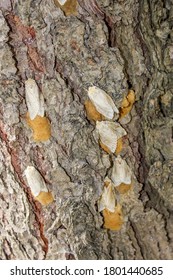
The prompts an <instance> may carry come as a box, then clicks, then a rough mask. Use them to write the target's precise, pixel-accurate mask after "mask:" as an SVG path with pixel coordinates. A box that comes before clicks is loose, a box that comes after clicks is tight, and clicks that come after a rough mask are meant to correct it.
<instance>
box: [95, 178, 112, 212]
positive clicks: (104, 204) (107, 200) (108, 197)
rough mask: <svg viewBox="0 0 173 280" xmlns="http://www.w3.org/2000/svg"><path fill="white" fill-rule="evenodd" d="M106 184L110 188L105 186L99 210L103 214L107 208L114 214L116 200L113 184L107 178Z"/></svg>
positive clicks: (99, 202)
mask: <svg viewBox="0 0 173 280" xmlns="http://www.w3.org/2000/svg"><path fill="white" fill-rule="evenodd" d="M105 182H106V183H107V184H108V186H106V185H105V186H104V189H103V193H102V196H101V198H100V199H99V201H98V210H99V212H101V211H103V210H104V209H105V208H106V209H108V210H109V211H110V212H114V211H115V205H116V199H115V193H114V189H113V186H112V182H111V180H110V179H109V178H108V177H106V178H105Z"/></svg>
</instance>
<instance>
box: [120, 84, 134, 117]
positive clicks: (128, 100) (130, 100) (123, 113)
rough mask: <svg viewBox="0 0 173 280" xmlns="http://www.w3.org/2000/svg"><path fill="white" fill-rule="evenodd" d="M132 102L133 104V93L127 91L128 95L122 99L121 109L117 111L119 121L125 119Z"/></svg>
mask: <svg viewBox="0 0 173 280" xmlns="http://www.w3.org/2000/svg"><path fill="white" fill-rule="evenodd" d="M134 102H135V92H134V91H133V90H132V89H131V90H129V92H128V95H127V96H126V97H124V99H123V101H122V104H121V108H120V110H119V111H120V116H119V119H121V118H123V117H125V116H126V115H127V114H128V113H129V112H130V111H131V110H132V107H133V104H134Z"/></svg>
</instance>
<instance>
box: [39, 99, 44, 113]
mask: <svg viewBox="0 0 173 280" xmlns="http://www.w3.org/2000/svg"><path fill="white" fill-rule="evenodd" d="M39 104H40V106H39V111H38V115H39V116H40V117H44V97H43V95H42V94H40V102H39Z"/></svg>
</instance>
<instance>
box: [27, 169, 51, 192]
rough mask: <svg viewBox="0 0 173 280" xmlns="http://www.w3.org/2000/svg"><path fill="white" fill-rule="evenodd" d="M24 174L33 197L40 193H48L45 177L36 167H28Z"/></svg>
mask: <svg viewBox="0 0 173 280" xmlns="http://www.w3.org/2000/svg"><path fill="white" fill-rule="evenodd" d="M24 174H25V176H26V179H27V182H28V185H29V187H30V189H31V192H32V194H33V196H38V195H39V193H40V192H48V189H47V187H46V183H45V181H44V179H43V177H42V176H41V174H40V173H39V172H38V171H37V169H36V168H35V167H34V166H28V167H27V168H26V169H25V171H24Z"/></svg>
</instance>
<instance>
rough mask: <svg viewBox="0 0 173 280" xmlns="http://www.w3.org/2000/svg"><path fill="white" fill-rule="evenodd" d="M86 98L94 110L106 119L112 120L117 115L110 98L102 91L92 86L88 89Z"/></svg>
mask: <svg viewBox="0 0 173 280" xmlns="http://www.w3.org/2000/svg"><path fill="white" fill-rule="evenodd" d="M88 97H89V99H90V100H91V102H92V103H93V105H94V106H95V107H96V110H97V111H98V112H99V113H100V114H102V115H103V116H104V117H105V118H107V119H113V117H114V114H115V113H116V114H119V111H118V108H117V107H116V106H115V104H114V102H113V100H112V98H111V97H110V96H109V95H108V94H107V93H106V92H105V91H104V90H102V89H100V88H98V87H96V86H93V87H89V89H88Z"/></svg>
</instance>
